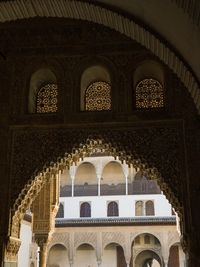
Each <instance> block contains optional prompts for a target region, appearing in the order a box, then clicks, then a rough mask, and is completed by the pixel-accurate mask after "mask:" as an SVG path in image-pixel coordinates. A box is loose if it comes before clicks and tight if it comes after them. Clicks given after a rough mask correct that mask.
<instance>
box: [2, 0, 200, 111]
mask: <svg viewBox="0 0 200 267" xmlns="http://www.w3.org/2000/svg"><path fill="white" fill-rule="evenodd" d="M182 2H184V1H182ZM181 6H183V3H182V5H181ZM49 7H51V8H49ZM195 7H196V5H194V8H195ZM0 10H1V11H2V12H1V13H0V22H2V23H5V22H8V21H14V20H20V19H25V18H26V19H27V18H34V17H58V18H60V17H63V18H70V19H77V20H86V21H91V22H94V23H98V24H102V25H104V26H106V27H109V28H111V29H114V30H116V31H118V32H120V33H122V34H124V35H126V36H128V37H129V38H131V39H133V40H136V41H137V42H138V43H140V44H141V45H143V46H144V47H146V48H147V49H148V50H150V51H151V52H152V53H153V54H154V55H156V56H157V57H158V58H159V59H160V60H161V61H163V62H164V63H165V64H166V65H167V66H168V67H169V68H170V69H172V70H173V71H174V73H176V75H177V76H178V77H179V79H180V80H181V81H182V82H183V84H184V85H185V87H186V88H187V89H188V91H189V93H190V94H191V96H192V98H193V101H194V104H195V106H196V108H197V111H198V113H200V89H199V86H198V83H197V81H196V78H195V77H194V75H193V74H192V72H191V71H190V70H189V69H188V68H187V66H186V65H185V64H184V62H183V61H182V60H181V59H180V58H179V57H178V56H177V55H176V54H175V52H173V51H172V50H171V49H170V48H169V47H168V46H167V45H166V44H164V43H163V42H162V41H161V40H159V39H158V38H157V37H156V36H155V35H154V34H152V33H151V32H149V31H148V30H146V29H145V28H143V27H142V26H140V25H139V24H137V23H135V22H134V21H133V20H130V19H129V18H126V17H124V16H122V15H120V14H118V13H116V12H114V11H111V10H109V9H106V8H105V7H104V8H103V7H101V6H96V5H94V4H92V3H88V2H80V1H70V0H68V1H65V0H60V1H56V2H55V1H53V0H46V1H42V2H41V1H39V0H35V1H31V0H28V1H23V0H15V1H6V2H0ZM197 17H198V16H197Z"/></svg>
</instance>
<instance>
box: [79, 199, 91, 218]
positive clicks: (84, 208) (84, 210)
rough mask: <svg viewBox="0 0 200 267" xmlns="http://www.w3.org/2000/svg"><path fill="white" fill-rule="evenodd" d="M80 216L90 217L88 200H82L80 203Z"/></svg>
mask: <svg viewBox="0 0 200 267" xmlns="http://www.w3.org/2000/svg"><path fill="white" fill-rule="evenodd" d="M80 217H91V206H90V203H88V202H83V203H81V205H80Z"/></svg>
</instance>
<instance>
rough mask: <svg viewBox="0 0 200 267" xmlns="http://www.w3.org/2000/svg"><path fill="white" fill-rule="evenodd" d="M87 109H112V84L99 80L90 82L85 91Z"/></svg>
mask: <svg viewBox="0 0 200 267" xmlns="http://www.w3.org/2000/svg"><path fill="white" fill-rule="evenodd" d="M85 110H90V111H95V110H97V111H101V110H111V86H110V84H109V83H107V82H103V81H98V82H94V83H92V84H90V85H89V86H88V88H87V89H86V91H85Z"/></svg>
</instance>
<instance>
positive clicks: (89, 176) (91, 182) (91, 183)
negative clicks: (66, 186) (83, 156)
mask: <svg viewBox="0 0 200 267" xmlns="http://www.w3.org/2000/svg"><path fill="white" fill-rule="evenodd" d="M97 194H98V188H97V177H96V170H95V167H94V165H93V164H92V163H89V162H83V163H81V164H80V165H79V166H78V167H77V170H76V174H75V178H74V196H96V195H97Z"/></svg>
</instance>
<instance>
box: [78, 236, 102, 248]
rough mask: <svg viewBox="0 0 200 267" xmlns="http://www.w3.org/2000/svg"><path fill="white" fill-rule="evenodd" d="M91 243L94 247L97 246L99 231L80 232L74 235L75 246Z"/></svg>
mask: <svg viewBox="0 0 200 267" xmlns="http://www.w3.org/2000/svg"><path fill="white" fill-rule="evenodd" d="M86 242H87V244H90V245H91V246H92V247H93V248H94V249H96V246H97V233H94V232H78V233H75V235H74V247H75V248H78V247H79V246H80V245H82V244H84V243H86Z"/></svg>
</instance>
